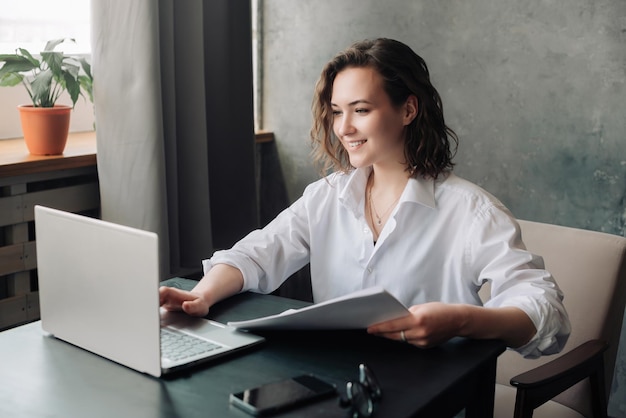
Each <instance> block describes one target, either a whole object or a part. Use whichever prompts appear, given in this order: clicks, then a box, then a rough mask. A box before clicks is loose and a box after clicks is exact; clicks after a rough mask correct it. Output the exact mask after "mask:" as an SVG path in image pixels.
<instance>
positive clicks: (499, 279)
mask: <svg viewBox="0 0 626 418" xmlns="http://www.w3.org/2000/svg"><path fill="white" fill-rule="evenodd" d="M470 236H471V238H470V245H469V247H470V251H469V254H470V258H471V262H473V263H474V265H475V266H476V268H477V269H478V271H477V272H476V274H477V275H476V276H475V277H478V278H479V282H478V283H477V284H478V285H480V284H482V283H485V282H490V283H491V298H490V299H489V300H488V301H487V302H486V303H485V304H484V306H485V307H489V308H496V307H505V306H513V307H517V308H519V309H521V310H522V311H524V312H525V313H526V314H527V315H528V317H529V318H530V320H531V321H532V322H533V324H534V325H535V328H536V329H537V332H536V333H535V335H534V337H533V338H532V339H531V340H530V341H529V342H528V343H526V344H525V345H523V346H521V347H517V348H514V350H516V351H517V352H519V353H520V354H521V355H523V356H524V357H528V358H535V357H539V356H541V355H545V354H554V353H558V352H560V351H561V350H562V349H563V346H565V343H566V342H567V340H568V338H569V335H570V331H571V327H570V322H569V318H568V315H567V312H566V310H565V307H564V305H563V292H562V291H561V289H560V288H559V287H558V285H557V283H556V281H555V280H554V278H553V277H552V275H551V274H550V273H549V272H548V271H546V270H545V268H544V262H543V259H542V258H541V257H540V256H538V255H535V254H532V253H531V252H529V251H527V250H526V247H525V246H524V244H523V242H522V237H521V232H520V227H519V224H518V223H517V221H516V220H515V219H514V218H513V217H512V215H510V213H509V212H508V210H506V208H504V207H503V206H502V207H498V206H497V205H494V206H491V207H489V208H487V209H486V210H485V211H483V212H482V213H480V214H479V215H478V216H476V217H475V221H474V223H473V227H472V229H471V233H470Z"/></svg>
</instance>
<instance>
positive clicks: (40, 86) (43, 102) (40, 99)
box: [31, 69, 54, 107]
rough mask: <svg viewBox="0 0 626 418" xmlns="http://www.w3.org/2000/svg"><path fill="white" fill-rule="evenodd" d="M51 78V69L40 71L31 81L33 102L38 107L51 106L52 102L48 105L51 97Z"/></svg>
mask: <svg viewBox="0 0 626 418" xmlns="http://www.w3.org/2000/svg"><path fill="white" fill-rule="evenodd" d="M52 79H53V74H52V71H51V70H49V69H48V70H45V71H42V72H41V73H40V74H39V75H38V76H37V77H36V78H35V79H34V80H33V81H32V82H31V87H32V94H33V104H34V105H35V106H40V107H52V106H54V102H53V103H52V104H51V105H50V100H51V99H52Z"/></svg>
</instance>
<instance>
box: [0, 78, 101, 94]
mask: <svg viewBox="0 0 626 418" xmlns="http://www.w3.org/2000/svg"><path fill="white" fill-rule="evenodd" d="M23 78H24V76H22V75H20V74H15V73H7V74H5V75H4V76H2V77H0V86H2V87H12V86H16V85H18V84H20V83H21V82H22V79H23ZM90 94H91V93H90Z"/></svg>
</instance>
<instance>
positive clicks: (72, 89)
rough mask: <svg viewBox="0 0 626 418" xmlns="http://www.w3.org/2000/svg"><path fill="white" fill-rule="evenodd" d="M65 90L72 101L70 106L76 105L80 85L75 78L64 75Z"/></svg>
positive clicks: (67, 74)
mask: <svg viewBox="0 0 626 418" xmlns="http://www.w3.org/2000/svg"><path fill="white" fill-rule="evenodd" d="M64 75H65V88H66V89H67V92H68V93H69V94H70V98H71V99H72V106H74V105H75V104H76V101H77V100H78V96H79V95H80V83H79V82H78V80H77V78H76V77H74V76H73V75H71V74H69V73H67V72H66V73H65V74H64Z"/></svg>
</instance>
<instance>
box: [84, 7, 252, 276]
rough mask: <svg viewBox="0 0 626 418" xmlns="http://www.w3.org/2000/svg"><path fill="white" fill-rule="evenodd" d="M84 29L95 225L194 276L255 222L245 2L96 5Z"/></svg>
mask: <svg viewBox="0 0 626 418" xmlns="http://www.w3.org/2000/svg"><path fill="white" fill-rule="evenodd" d="M92 31H93V32H92V66H93V73H94V104H95V113H96V134H97V144H98V175H99V180H100V194H101V203H102V207H101V210H102V212H101V214H102V218H103V219H105V220H108V221H112V222H115V223H119V224H123V225H129V226H133V227H136V228H140V229H145V230H149V231H154V232H156V233H158V234H159V237H160V247H161V249H160V251H161V260H162V266H161V270H162V278H165V277H169V276H173V275H192V274H195V273H197V272H199V271H200V261H201V259H203V258H206V257H209V256H210V255H211V254H212V252H213V251H214V250H216V249H219V248H226V247H229V246H231V245H232V244H233V243H234V242H235V241H236V240H238V239H239V238H241V237H242V236H243V235H244V234H245V233H247V232H248V231H249V230H251V229H252V228H254V227H256V226H258V216H257V213H258V211H257V202H256V192H255V179H254V173H255V170H254V164H255V158H254V152H255V151H254V150H255V148H254V125H253V98H252V53H251V43H252V40H251V22H250V4H249V0H234V1H233V0H212V1H210V2H207V1H202V0H186V1H174V0H160V1H154V0H132V1H128V0H92Z"/></svg>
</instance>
